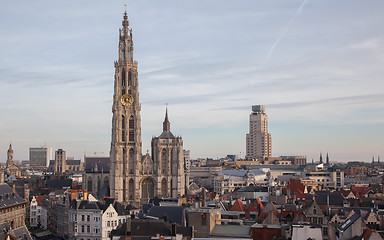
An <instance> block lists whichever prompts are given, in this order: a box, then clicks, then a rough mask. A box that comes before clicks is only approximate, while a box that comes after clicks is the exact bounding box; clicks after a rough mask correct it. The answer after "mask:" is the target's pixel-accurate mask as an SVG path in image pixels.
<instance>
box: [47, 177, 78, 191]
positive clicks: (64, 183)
mask: <svg viewBox="0 0 384 240" xmlns="http://www.w3.org/2000/svg"><path fill="white" fill-rule="evenodd" d="M46 183H47V188H50V189H62V188H68V187H71V186H72V179H48V180H47V181H46Z"/></svg>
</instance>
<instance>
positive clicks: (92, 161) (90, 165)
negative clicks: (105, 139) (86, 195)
mask: <svg viewBox="0 0 384 240" xmlns="http://www.w3.org/2000/svg"><path fill="white" fill-rule="evenodd" d="M84 162H85V166H84V171H86V172H93V171H94V169H95V166H96V164H97V169H98V172H101V169H103V172H105V173H109V162H110V158H109V157H85V160H84Z"/></svg>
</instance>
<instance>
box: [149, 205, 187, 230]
mask: <svg viewBox="0 0 384 240" xmlns="http://www.w3.org/2000/svg"><path fill="white" fill-rule="evenodd" d="M147 215H148V216H152V217H157V218H163V217H165V216H166V217H167V221H168V222H170V223H178V224H179V225H182V226H184V222H185V220H184V218H185V213H184V208H183V207H179V206H153V207H152V208H151V209H150V210H149V211H148V214H147Z"/></svg>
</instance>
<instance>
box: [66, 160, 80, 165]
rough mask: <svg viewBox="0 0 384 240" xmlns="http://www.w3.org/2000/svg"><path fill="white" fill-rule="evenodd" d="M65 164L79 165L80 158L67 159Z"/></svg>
mask: <svg viewBox="0 0 384 240" xmlns="http://www.w3.org/2000/svg"><path fill="white" fill-rule="evenodd" d="M66 163H67V165H81V160H67V162H66Z"/></svg>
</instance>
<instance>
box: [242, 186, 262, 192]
mask: <svg viewBox="0 0 384 240" xmlns="http://www.w3.org/2000/svg"><path fill="white" fill-rule="evenodd" d="M238 192H268V187H263V186H255V185H254V186H246V187H243V188H241V189H239V190H238Z"/></svg>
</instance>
